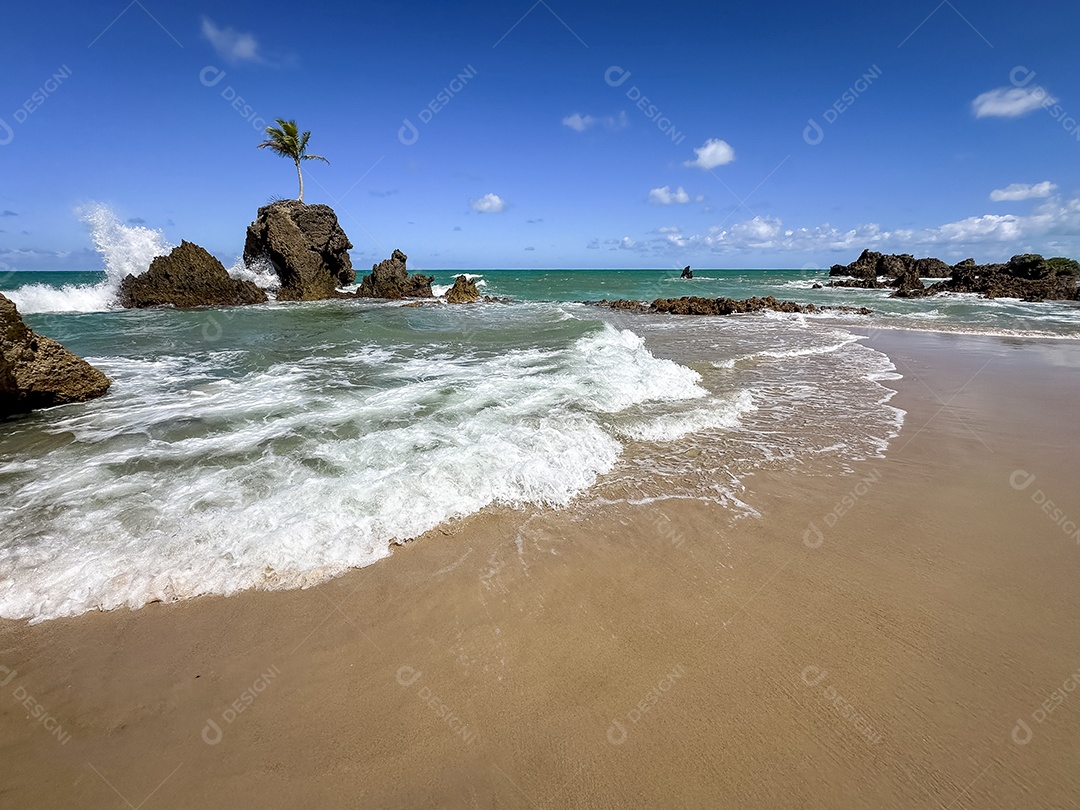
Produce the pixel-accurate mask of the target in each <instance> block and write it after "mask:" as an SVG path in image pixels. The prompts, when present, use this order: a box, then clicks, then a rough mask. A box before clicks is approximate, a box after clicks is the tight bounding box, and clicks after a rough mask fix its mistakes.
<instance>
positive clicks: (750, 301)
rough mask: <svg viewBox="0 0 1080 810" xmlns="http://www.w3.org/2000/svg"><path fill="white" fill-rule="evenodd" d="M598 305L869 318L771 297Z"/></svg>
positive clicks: (706, 312) (666, 311)
mask: <svg viewBox="0 0 1080 810" xmlns="http://www.w3.org/2000/svg"><path fill="white" fill-rule="evenodd" d="M585 303H587V304H593V305H595V306H601V307H610V308H611V309H624V310H630V311H631V312H647V313H653V314H663V315H738V314H742V313H746V312H761V311H763V310H766V309H770V310H774V311H775V312H810V313H814V312H829V311H833V312H855V313H858V314H860V315H869V314H870V310H869V309H867V308H866V307H844V306H841V307H829V306H824V307H820V306H815V305H814V304H797V303H795V302H794V301H777V300H776V299H775V298H773V297H772V296H771V295H769V296H766V297H765V298H757V297H755V298H746V299H743V300H741V301H738V300H735V299H734V298H701V297H700V296H696V295H684V296H683V297H682V298H657V299H656V300H655V301H653V302H652V303H651V304H647V303H644V302H642V301H627V300H624V299H620V300H618V301H607V300H604V301H586V302H585Z"/></svg>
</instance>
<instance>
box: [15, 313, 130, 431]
mask: <svg viewBox="0 0 1080 810" xmlns="http://www.w3.org/2000/svg"><path fill="white" fill-rule="evenodd" d="M110 384H111V381H110V380H109V378H108V377H106V376H105V375H104V374H103V373H102V372H100V371H98V370H97V369H96V368H94V367H93V366H91V365H90V364H89V363H87V362H86V361H85V360H82V359H81V358H78V357H76V356H75V355H73V354H72V353H71V352H69V351H68V350H67V349H65V348H64V347H63V346H61V345H60V344H59V343H57V342H56V341H55V340H53V339H52V338H47V337H43V336H41V335H38V334H35V333H34V332H33V330H31V329H30V328H29V327H27V326H26V324H24V323H23V320H22V318H21V317H20V316H19V311H18V309H16V308H15V304H14V303H12V302H11V301H10V300H8V299H7V298H5V297H4V296H3V295H0V416H8V415H10V414H14V413H25V412H27V411H32V410H34V409H36V408H48V407H51V406H53V405H65V404H67V403H69V402H85V401H86V400H88V399H94V398H95V397H100V396H101V395H102V394H104V393H105V392H106V391H108V390H109V385H110Z"/></svg>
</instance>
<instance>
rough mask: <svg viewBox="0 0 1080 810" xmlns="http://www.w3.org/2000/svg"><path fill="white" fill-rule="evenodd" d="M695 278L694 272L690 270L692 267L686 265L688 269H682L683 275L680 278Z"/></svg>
mask: <svg viewBox="0 0 1080 810" xmlns="http://www.w3.org/2000/svg"><path fill="white" fill-rule="evenodd" d="M693 277H694V271H693V270H691V269H690V265H686V267H684V268H683V269H682V275H681V276H679V278H693Z"/></svg>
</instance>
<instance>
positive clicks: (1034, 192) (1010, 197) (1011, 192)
mask: <svg viewBox="0 0 1080 810" xmlns="http://www.w3.org/2000/svg"><path fill="white" fill-rule="evenodd" d="M1055 191H1057V186H1056V185H1054V184H1053V183H1051V182H1050V181H1049V180H1043V181H1042V182H1041V183H1032V184H1028V183H1013V184H1012V185H1009V186H1005V188H995V189H994V190H993V191H991V192H990V199H991V200H993V201H994V202H1016V201H1018V200H1037V199H1041V198H1043V197H1049V196H1050V195H1051V194H1053V193H1054V192H1055Z"/></svg>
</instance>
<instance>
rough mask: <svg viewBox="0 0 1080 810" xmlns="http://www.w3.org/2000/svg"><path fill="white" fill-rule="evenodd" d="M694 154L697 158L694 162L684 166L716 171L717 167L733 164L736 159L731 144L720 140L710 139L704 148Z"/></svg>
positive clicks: (687, 162)
mask: <svg viewBox="0 0 1080 810" xmlns="http://www.w3.org/2000/svg"><path fill="white" fill-rule="evenodd" d="M694 154H695V155H697V157H696V158H695V159H694V160H688V161H686V162H685V163H684V164H683V165H684V166H697V167H698V168H699V169H715V168H716V167H717V166H723V165H725V164H728V163H731V161H733V160H734V159H735V150H734V149H732V148H731V144H729V143H728V142H727V141H722V140H720V139H719V138H710V139H709V140H707V141H705V143H704V144H703V145H702V146H699V147H698V148H697V149H695V150H694Z"/></svg>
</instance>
